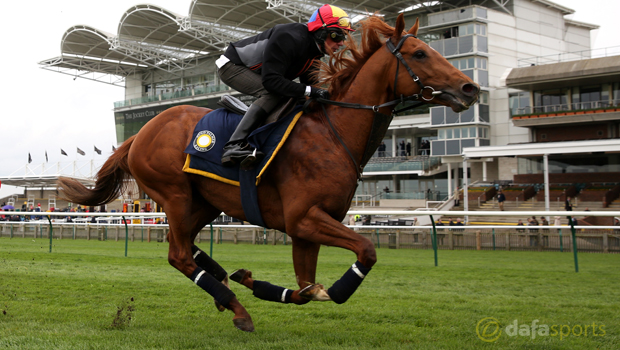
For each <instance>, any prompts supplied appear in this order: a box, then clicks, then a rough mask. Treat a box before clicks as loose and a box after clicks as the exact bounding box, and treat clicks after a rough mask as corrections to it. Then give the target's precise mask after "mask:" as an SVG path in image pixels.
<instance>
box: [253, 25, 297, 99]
mask: <svg viewBox="0 0 620 350" xmlns="http://www.w3.org/2000/svg"><path fill="white" fill-rule="evenodd" d="M303 45H304V44H303V43H299V42H298V40H295V37H294V36H293V35H291V34H290V33H274V35H273V36H272V37H271V38H270V39H269V43H268V44H267V46H266V47H265V53H264V58H263V60H264V61H263V66H262V68H261V71H262V81H263V86H264V87H265V89H267V91H269V92H271V93H275V94H278V95H280V96H287V97H303V96H304V93H305V92H306V84H302V83H296V82H294V81H292V80H291V79H287V78H286V77H285V75H286V71H287V70H288V69H289V68H290V67H291V66H293V65H296V64H299V62H296V61H297V60H299V59H300V58H299V55H298V53H299V52H302V51H304V50H303ZM305 60H306V59H304V61H305Z"/></svg>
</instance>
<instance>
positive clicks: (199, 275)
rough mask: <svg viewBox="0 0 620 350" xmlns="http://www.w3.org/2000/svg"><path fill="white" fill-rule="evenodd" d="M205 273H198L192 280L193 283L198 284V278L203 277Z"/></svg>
mask: <svg viewBox="0 0 620 350" xmlns="http://www.w3.org/2000/svg"><path fill="white" fill-rule="evenodd" d="M205 273H206V272H205V271H204V270H202V271H200V273H198V276H196V278H194V283H196V284H198V281H200V277H202V275H204V274H205Z"/></svg>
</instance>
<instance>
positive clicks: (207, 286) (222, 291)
mask: <svg viewBox="0 0 620 350" xmlns="http://www.w3.org/2000/svg"><path fill="white" fill-rule="evenodd" d="M191 280H192V281H194V283H196V284H197V285H198V286H199V287H200V288H202V289H204V290H205V292H207V293H209V294H210V295H211V296H212V297H213V299H215V300H217V302H218V303H220V304H222V306H224V307H226V308H227V307H228V304H230V301H231V300H232V299H233V298H234V297H235V293H233V292H232V291H231V290H230V289H228V288H227V287H226V286H225V285H223V284H222V283H221V282H220V281H218V280H216V279H215V278H214V277H213V276H211V275H210V274H208V273H207V272H206V271H205V270H203V269H202V268H200V267H197V268H196V270H194V272H193V273H192V277H191Z"/></svg>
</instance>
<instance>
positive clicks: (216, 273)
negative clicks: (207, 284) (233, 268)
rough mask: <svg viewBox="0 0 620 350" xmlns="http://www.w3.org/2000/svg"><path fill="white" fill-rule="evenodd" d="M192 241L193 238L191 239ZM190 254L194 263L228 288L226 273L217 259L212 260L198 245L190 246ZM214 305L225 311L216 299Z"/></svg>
mask: <svg viewBox="0 0 620 350" xmlns="http://www.w3.org/2000/svg"><path fill="white" fill-rule="evenodd" d="M192 241H194V240H192ZM192 254H193V257H194V261H195V262H196V265H198V266H199V267H200V268H202V269H203V270H205V271H206V272H207V273H208V274H210V275H211V276H213V277H214V278H215V279H216V280H218V281H220V282H221V283H222V284H223V285H225V286H226V287H227V288H229V289H230V285H229V284H228V273H227V272H226V270H224V268H223V267H222V266H220V264H218V263H217V261H215V260H213V259H212V258H211V257H210V256H209V255H208V254H207V253H205V252H204V251H202V250H200V248H198V246H196V245H193V246H192ZM214 301H215V307H216V308H217V309H218V310H219V311H225V310H226V308H225V307H224V306H223V305H222V304H220V303H219V302H218V301H217V300H215V299H214Z"/></svg>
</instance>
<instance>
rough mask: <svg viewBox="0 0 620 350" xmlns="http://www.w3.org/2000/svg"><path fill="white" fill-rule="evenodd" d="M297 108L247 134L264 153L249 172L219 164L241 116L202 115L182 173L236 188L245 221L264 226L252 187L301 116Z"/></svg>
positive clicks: (219, 111)
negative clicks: (207, 178)
mask: <svg viewBox="0 0 620 350" xmlns="http://www.w3.org/2000/svg"><path fill="white" fill-rule="evenodd" d="M301 108H302V106H296V107H295V109H294V110H293V112H291V113H289V114H288V115H287V116H286V117H284V118H280V119H279V120H278V121H276V122H274V123H271V124H267V125H264V126H262V127H260V128H258V129H256V130H254V132H252V133H251V134H250V136H249V137H248V142H249V143H250V145H252V146H253V147H255V148H257V149H259V150H260V151H261V152H263V153H264V154H265V158H264V159H263V160H262V161H261V163H260V164H258V165H257V166H256V167H255V168H253V169H250V170H241V169H240V167H239V166H238V165H237V166H235V167H224V166H222V164H221V158H222V153H223V148H224V145H225V144H226V142H228V139H229V138H230V136H231V135H232V133H233V132H234V131H235V128H236V127H237V124H239V122H240V121H241V118H242V116H240V115H238V114H235V113H232V112H230V111H228V110H226V109H223V108H222V109H217V110H215V111H213V112H211V113H208V114H206V115H205V116H204V117H202V119H201V120H200V121H199V122H198V124H196V127H195V128H194V133H193V135H192V141H191V142H190V144H189V145H188V146H187V148H186V149H185V153H186V154H187V158H186V160H185V165H184V166H183V171H184V172H187V173H192V174H198V175H202V176H205V177H209V178H212V179H215V180H218V181H221V182H224V183H227V184H231V185H235V186H240V187H241V200H242V204H243V210H244V212H245V214H246V217H247V219H248V221H249V222H250V223H252V224H256V225H260V226H265V224H264V222H263V220H262V216H261V215H260V210H259V208H258V196H257V194H256V186H258V184H259V183H260V180H261V177H262V176H263V175H264V174H265V171H266V170H267V168H268V167H269V165H270V164H271V161H272V159H273V157H275V156H276V154H277V153H278V151H279V150H280V148H281V147H282V145H283V144H284V142H285V141H286V139H287V138H288V136H289V134H290V133H291V131H292V130H293V127H294V126H295V124H296V123H297V121H298V120H299V118H300V117H301V115H302V112H301ZM240 179H241V180H240Z"/></svg>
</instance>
